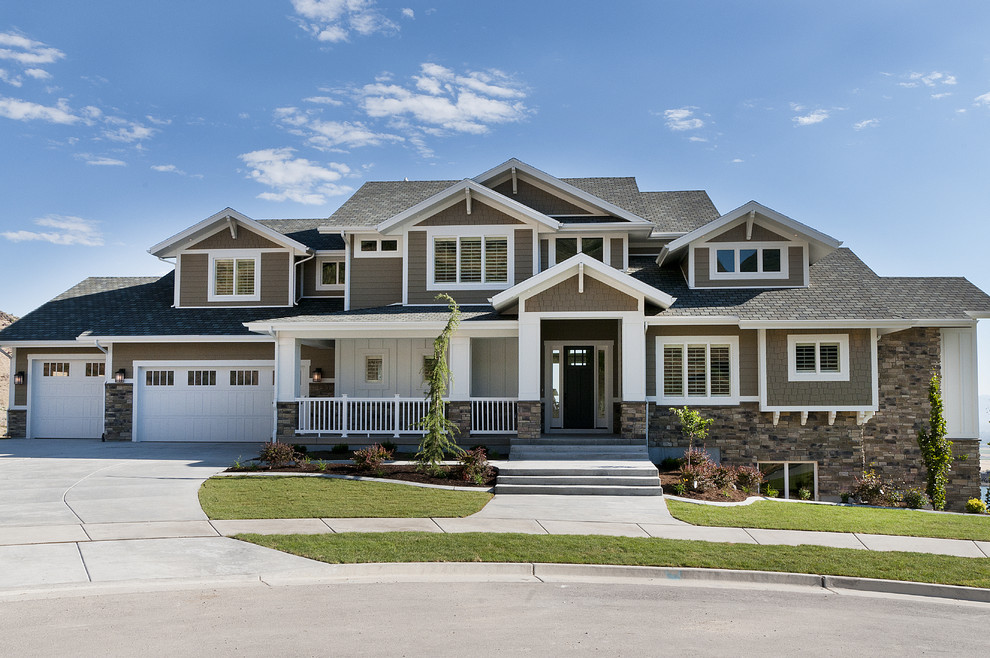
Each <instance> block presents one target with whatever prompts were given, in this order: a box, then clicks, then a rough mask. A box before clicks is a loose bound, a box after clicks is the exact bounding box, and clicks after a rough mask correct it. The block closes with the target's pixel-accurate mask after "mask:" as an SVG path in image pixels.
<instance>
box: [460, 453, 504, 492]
mask: <svg viewBox="0 0 990 658" xmlns="http://www.w3.org/2000/svg"><path fill="white" fill-rule="evenodd" d="M458 461H460V462H461V477H462V478H463V479H464V480H465V481H466V482H474V483H475V484H484V483H485V482H486V481H487V480H488V478H490V477H491V476H492V475H494V473H495V469H494V468H493V467H492V466H491V464H489V463H488V455H487V454H486V453H485V448H484V446H478V447H477V448H475V449H474V450H468V451H467V452H465V453H464V454H463V455H461V456H460V458H459V460H458Z"/></svg>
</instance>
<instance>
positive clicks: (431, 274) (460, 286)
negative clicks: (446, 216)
mask: <svg viewBox="0 0 990 658" xmlns="http://www.w3.org/2000/svg"><path fill="white" fill-rule="evenodd" d="M437 238H441V239H443V238H451V239H457V278H458V279H460V277H461V242H460V239H461V238H482V245H484V238H505V241H506V260H507V262H506V264H505V265H506V277H505V279H506V280H505V281H504V282H499V283H485V282H484V281H483V280H482V281H478V282H467V283H460V282H457V283H446V282H442V281H441V282H439V283H438V282H437V281H436V280H435V276H436V270H435V267H434V266H435V260H436V259H435V251H434V242H435V240H436V239H437ZM515 254H516V247H515V225H513V224H508V225H495V226H464V227H449V226H441V227H436V228H435V229H433V230H427V234H426V289H427V290H506V289H508V288H511V287H512V286H513V285H515V284H514V283H513V282H514V281H515V260H516V258H515ZM481 267H482V279H484V267H485V253H484V247H482V253H481Z"/></svg>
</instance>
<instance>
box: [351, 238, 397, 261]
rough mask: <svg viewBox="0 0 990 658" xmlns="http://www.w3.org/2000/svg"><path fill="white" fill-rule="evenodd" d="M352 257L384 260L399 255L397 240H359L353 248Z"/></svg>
mask: <svg viewBox="0 0 990 658" xmlns="http://www.w3.org/2000/svg"><path fill="white" fill-rule="evenodd" d="M354 255H355V256H356V257H358V258H384V257H395V256H398V255H399V240H398V238H377V237H367V238H359V239H358V240H357V244H356V245H355V247H354Z"/></svg>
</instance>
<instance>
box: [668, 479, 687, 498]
mask: <svg viewBox="0 0 990 658" xmlns="http://www.w3.org/2000/svg"><path fill="white" fill-rule="evenodd" d="M670 488H671V489H673V490H674V494H675V495H677V496H683V495H684V494H686V493H687V485H686V484H684V480H678V481H677V482H675V483H674V484H673V485H671V487H670Z"/></svg>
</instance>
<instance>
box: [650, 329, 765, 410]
mask: <svg viewBox="0 0 990 658" xmlns="http://www.w3.org/2000/svg"><path fill="white" fill-rule="evenodd" d="M658 336H698V337H704V338H707V337H710V336H737V337H738V338H739V361H738V363H739V395H740V396H743V397H749V396H757V395H759V394H760V369H759V361H760V354H759V332H758V331H756V330H755V329H740V328H739V327H733V326H717V325H712V326H707V325H700V326H666V327H658V326H651V327H648V328H647V330H646V394H647V395H648V396H651V397H652V396H655V395H657V394H658V393H657V337H658Z"/></svg>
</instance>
